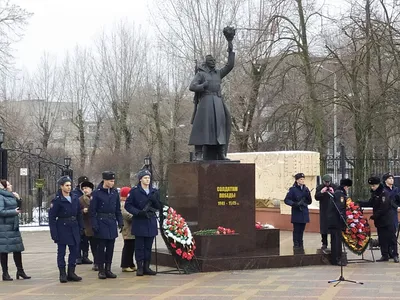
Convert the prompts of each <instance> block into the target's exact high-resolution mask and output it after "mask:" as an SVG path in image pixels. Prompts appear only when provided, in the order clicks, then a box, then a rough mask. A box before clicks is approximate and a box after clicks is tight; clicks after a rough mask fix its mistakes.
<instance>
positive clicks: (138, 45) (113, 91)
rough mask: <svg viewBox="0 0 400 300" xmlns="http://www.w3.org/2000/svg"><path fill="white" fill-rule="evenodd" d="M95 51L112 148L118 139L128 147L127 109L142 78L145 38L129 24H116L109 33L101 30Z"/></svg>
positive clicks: (129, 142)
mask: <svg viewBox="0 0 400 300" xmlns="http://www.w3.org/2000/svg"><path fill="white" fill-rule="evenodd" d="M97 51H98V62H97V64H98V66H97V76H100V77H101V79H100V80H101V82H102V83H103V84H104V87H103V88H104V94H105V95H106V97H107V101H108V103H109V106H110V110H111V112H112V115H111V116H112V118H113V122H112V124H111V128H112V131H113V133H114V138H115V150H116V151H119V150H120V149H121V146H122V142H124V143H123V144H124V145H125V149H126V150H128V149H130V147H131V144H132V131H131V129H130V128H129V126H128V121H129V116H128V112H129V107H130V105H131V104H132V100H133V98H134V95H135V92H136V91H137V90H138V88H139V86H140V85H141V83H142V81H143V67H144V65H145V61H146V53H147V51H148V49H147V41H146V37H145V35H144V33H143V32H142V31H141V30H140V29H137V28H135V26H134V25H133V24H128V23H120V24H119V25H118V26H117V27H116V28H115V30H114V31H113V32H111V33H110V34H107V33H105V32H104V33H103V35H102V37H101V38H100V39H99V41H98V45H97Z"/></svg>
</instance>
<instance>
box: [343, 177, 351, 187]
mask: <svg viewBox="0 0 400 300" xmlns="http://www.w3.org/2000/svg"><path fill="white" fill-rule="evenodd" d="M352 185H353V181H352V180H351V179H349V178H344V179H341V180H340V186H352Z"/></svg>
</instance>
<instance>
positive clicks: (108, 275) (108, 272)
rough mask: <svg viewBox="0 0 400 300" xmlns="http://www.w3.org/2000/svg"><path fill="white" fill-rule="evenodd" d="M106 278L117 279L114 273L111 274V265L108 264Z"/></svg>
mask: <svg viewBox="0 0 400 300" xmlns="http://www.w3.org/2000/svg"><path fill="white" fill-rule="evenodd" d="M106 277H107V278H117V275H115V274H114V273H113V272H111V264H106Z"/></svg>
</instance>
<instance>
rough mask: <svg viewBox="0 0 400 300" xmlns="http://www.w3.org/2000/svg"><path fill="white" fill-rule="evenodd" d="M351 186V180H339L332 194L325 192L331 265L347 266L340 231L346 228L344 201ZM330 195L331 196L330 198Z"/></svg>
mask: <svg viewBox="0 0 400 300" xmlns="http://www.w3.org/2000/svg"><path fill="white" fill-rule="evenodd" d="M352 185H353V181H352V180H351V179H348V178H345V179H342V180H340V186H339V187H338V188H337V189H336V190H335V191H334V194H332V193H331V192H330V191H327V192H326V194H327V195H328V196H329V197H330V199H328V200H327V203H326V204H327V213H326V223H327V227H328V229H329V231H330V234H331V263H332V264H333V265H339V266H340V265H342V266H345V265H347V259H346V258H345V257H344V256H343V248H342V230H343V229H344V228H346V225H347V224H346V201H347V198H348V192H349V188H350V187H351V186H352ZM330 195H332V196H333V197H332V196H330Z"/></svg>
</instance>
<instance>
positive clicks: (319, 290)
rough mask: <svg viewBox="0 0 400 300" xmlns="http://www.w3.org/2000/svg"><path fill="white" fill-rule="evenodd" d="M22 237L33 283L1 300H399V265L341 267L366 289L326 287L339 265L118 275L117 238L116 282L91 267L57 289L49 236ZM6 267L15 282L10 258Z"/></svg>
mask: <svg viewBox="0 0 400 300" xmlns="http://www.w3.org/2000/svg"><path fill="white" fill-rule="evenodd" d="M23 238H24V243H25V247H26V251H25V252H24V254H23V261H24V266H25V269H26V272H27V273H28V275H31V276H32V279H31V280H14V281H13V282H3V281H0V299H7V300H8V299H29V300H34V299H40V300H42V299H43V300H46V299H56V300H62V299H77V300H78V299H194V300H200V299H207V300H212V299H218V300H223V299H238V300H239V299H252V300H261V299H278V298H279V299H293V300H295V299H321V300H328V299H346V300H348V299H400V284H399V283H400V266H399V265H398V264H394V263H392V262H388V263H368V262H367V263H359V264H354V263H353V264H350V265H349V266H347V267H345V268H344V276H345V278H346V279H352V280H359V281H363V282H364V285H356V284H351V283H340V284H339V285H338V286H337V287H333V285H332V284H328V280H330V279H336V278H337V277H338V276H339V274H340V268H339V267H337V266H316V267H304V268H292V269H265V270H251V271H249V270H248V271H234V272H219V273H199V274H191V275H173V274H159V275H157V276H153V277H149V276H144V277H136V276H135V275H134V274H131V273H121V272H120V268H119V262H120V256H121V248H122V240H121V238H119V239H117V243H116V248H115V249H116V252H115V254H114V261H115V262H114V264H113V270H114V272H115V273H117V274H118V278H117V279H107V280H99V279H97V274H96V272H93V271H91V270H90V268H91V266H88V265H81V266H77V273H78V274H79V275H81V276H82V277H83V281H82V282H79V283H65V284H61V283H59V281H58V270H57V267H56V253H55V250H56V245H55V244H54V243H52V241H51V240H50V237H49V232H45V231H44V232H43V231H42V232H23ZM290 240H291V235H290V233H289V232H286V233H285V232H282V234H281V243H282V245H289V247H290V246H291V243H290ZM305 240H306V246H308V247H309V248H312V246H313V244H314V245H315V247H314V248H316V246H318V245H319V235H317V234H307V235H306V238H305ZM284 247H285V246H284ZM368 255H370V253H366V256H368ZM376 256H379V253H376ZM353 257H354V256H351V258H353ZM9 264H10V274H11V275H12V277H14V278H15V266H14V264H13V261H12V258H11V256H10V258H9ZM159 270H163V268H160V269H159Z"/></svg>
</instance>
